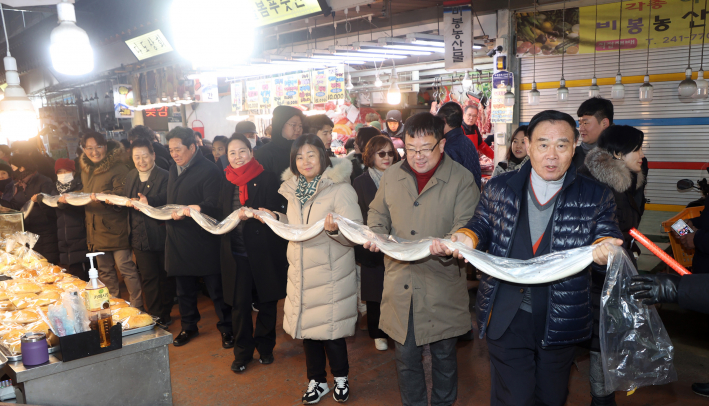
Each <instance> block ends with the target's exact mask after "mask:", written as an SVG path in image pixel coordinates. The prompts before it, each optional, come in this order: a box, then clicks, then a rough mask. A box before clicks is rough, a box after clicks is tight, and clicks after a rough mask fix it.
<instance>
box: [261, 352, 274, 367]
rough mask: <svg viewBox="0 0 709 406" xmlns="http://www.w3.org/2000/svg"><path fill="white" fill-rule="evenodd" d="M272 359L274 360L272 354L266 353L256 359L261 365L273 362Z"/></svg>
mask: <svg viewBox="0 0 709 406" xmlns="http://www.w3.org/2000/svg"><path fill="white" fill-rule="evenodd" d="M273 361H274V359H273V354H268V355H266V356H262V357H261V358H259V360H258V362H260V363H262V364H263V365H269V364H273Z"/></svg>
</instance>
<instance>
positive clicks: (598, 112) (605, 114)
mask: <svg viewBox="0 0 709 406" xmlns="http://www.w3.org/2000/svg"><path fill="white" fill-rule="evenodd" d="M576 115H578V116H579V117H583V116H594V117H596V120H598V122H599V123H600V122H601V121H603V119H604V118H607V119H608V124H613V103H612V102H611V101H610V100H608V99H604V98H602V97H591V98H590V99H588V100H586V101H585V102H583V103H581V105H580V106H579V109H578V111H577V112H576Z"/></svg>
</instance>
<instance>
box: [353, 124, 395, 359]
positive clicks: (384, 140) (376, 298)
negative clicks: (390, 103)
mask: <svg viewBox="0 0 709 406" xmlns="http://www.w3.org/2000/svg"><path fill="white" fill-rule="evenodd" d="M360 131H361V130H360ZM364 147H365V148H364V154H363V155H362V158H363V160H364V164H365V166H366V167H367V171H366V172H364V173H363V174H362V175H360V176H359V177H357V179H355V180H354V184H353V186H354V189H355V191H356V192H357V198H358V199H357V200H358V203H359V207H360V209H361V210H362V218H363V219H364V224H367V213H368V212H369V203H371V202H372V200H374V195H376V194H377V190H378V189H379V180H380V179H381V178H382V174H383V173H384V171H385V170H386V169H387V168H389V167H391V165H392V164H394V163H396V162H398V161H399V159H400V158H399V154H398V152H396V149H395V148H394V144H393V143H392V141H391V139H390V138H389V137H386V136H383V135H378V136H376V137H374V138H372V139H370V140H369V141H368V142H367V143H366V145H365V146H364ZM355 259H356V260H357V262H359V264H360V266H361V267H362V291H361V294H362V300H364V301H366V302H367V330H368V331H369V337H371V338H373V339H374V345H375V347H376V348H377V349H378V350H380V351H385V350H386V349H387V348H388V347H389V346H388V344H387V338H388V336H387V335H386V333H384V332H383V331H382V330H380V329H379V316H380V314H381V313H380V310H379V306H380V305H381V302H382V291H383V290H384V254H382V253H380V252H378V253H374V252H370V251H369V250H365V249H364V248H362V246H361V245H358V246H357V247H355Z"/></svg>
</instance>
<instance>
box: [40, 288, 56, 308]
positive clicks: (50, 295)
mask: <svg viewBox="0 0 709 406" xmlns="http://www.w3.org/2000/svg"><path fill="white" fill-rule="evenodd" d="M37 297H38V298H40V299H47V300H49V303H54V302H56V301H57V300H59V298H60V297H61V295H60V294H59V292H54V291H44V290H43V291H42V293H40V294H39V295H37ZM41 306H44V305H41Z"/></svg>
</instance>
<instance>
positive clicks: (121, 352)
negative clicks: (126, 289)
mask: <svg viewBox="0 0 709 406" xmlns="http://www.w3.org/2000/svg"><path fill="white" fill-rule="evenodd" d="M171 342H172V334H171V333H169V332H167V331H165V330H162V329H159V328H157V329H153V330H150V331H146V332H143V333H138V334H134V335H129V336H124V337H123V347H122V348H120V349H118V350H114V351H109V352H105V353H102V354H98V355H94V356H90V357H86V358H81V359H77V360H74V361H69V362H63V361H62V355H61V352H56V353H53V354H49V362H47V363H45V364H42V365H38V366H36V367H25V365H23V363H22V361H17V362H12V361H8V360H7V358H6V357H5V356H4V355H3V354H1V353H0V363H2V364H4V366H3V367H2V370H0V375H4V374H6V375H8V376H9V377H10V379H11V380H12V383H13V384H14V385H15V387H16V390H15V392H16V394H17V403H26V404H33V405H89V404H101V405H106V406H108V405H171V404H172V386H171V384H170V358H169V352H168V345H169V344H170V343H171Z"/></svg>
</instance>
